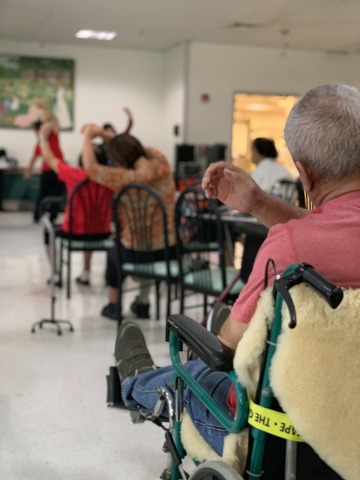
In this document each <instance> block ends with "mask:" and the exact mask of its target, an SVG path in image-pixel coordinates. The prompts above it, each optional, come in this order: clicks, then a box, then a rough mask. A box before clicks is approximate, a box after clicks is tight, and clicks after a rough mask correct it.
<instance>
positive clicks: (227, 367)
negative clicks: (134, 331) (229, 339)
mask: <svg viewBox="0 0 360 480" xmlns="http://www.w3.org/2000/svg"><path fill="white" fill-rule="evenodd" d="M167 326H168V328H169V330H170V331H171V332H173V333H174V334H175V335H176V336H177V337H178V338H179V339H180V340H181V341H182V342H183V343H185V344H186V345H187V346H188V347H189V348H190V349H191V351H192V352H194V353H195V354H196V355H197V356H198V357H199V358H201V360H202V361H203V362H204V363H205V364H206V365H207V366H208V367H210V368H211V369H212V370H217V371H221V372H229V371H231V370H232V369H233V358H234V353H233V351H232V350H231V349H230V348H228V347H226V346H225V345H224V344H223V343H221V342H220V340H219V339H218V338H217V337H216V336H215V335H214V334H212V333H211V332H209V331H208V330H206V328H205V327H204V326H203V325H201V324H200V323H198V322H196V321H195V320H193V319H192V318H190V317H187V316H186V315H182V314H177V315H170V316H169V318H168V319H167Z"/></svg>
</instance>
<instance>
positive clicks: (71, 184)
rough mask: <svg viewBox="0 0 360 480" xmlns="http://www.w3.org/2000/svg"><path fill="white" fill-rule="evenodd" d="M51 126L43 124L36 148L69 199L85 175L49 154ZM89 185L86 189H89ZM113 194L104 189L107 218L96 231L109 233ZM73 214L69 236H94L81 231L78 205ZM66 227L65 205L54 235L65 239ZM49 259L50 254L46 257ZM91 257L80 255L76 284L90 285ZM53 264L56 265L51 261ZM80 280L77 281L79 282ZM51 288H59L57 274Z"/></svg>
mask: <svg viewBox="0 0 360 480" xmlns="http://www.w3.org/2000/svg"><path fill="white" fill-rule="evenodd" d="M51 131H52V125H51V124H49V123H43V124H42V125H41V127H40V130H39V145H40V148H41V152H42V155H43V158H44V161H45V162H46V164H47V165H48V166H49V168H51V170H52V171H53V172H55V173H56V175H57V177H58V178H59V180H61V181H62V182H63V183H64V184H65V187H66V197H67V198H69V197H70V195H71V193H72V191H73V189H74V188H75V186H76V185H77V184H78V183H79V182H80V181H81V180H84V179H86V178H88V175H87V173H86V172H85V171H84V170H83V169H82V168H77V167H73V166H71V165H68V164H67V163H65V162H63V161H61V159H59V158H58V157H57V156H56V155H55V154H54V152H53V151H52V149H51V147H50V145H49V141H48V139H49V137H50V135H51ZM96 157H97V160H98V162H99V163H104V164H106V163H107V157H106V156H105V155H104V153H103V152H102V151H100V150H97V151H96ZM91 187H92V186H90V188H91ZM113 193H114V192H113V191H112V190H110V189H108V188H105V187H104V195H105V199H106V197H107V198H108V202H109V209H108V211H107V215H106V216H105V217H104V218H103V222H102V225H99V230H98V232H99V233H100V232H101V233H104V232H109V233H110V231H111V220H112V211H111V199H112V196H113ZM73 211H74V212H75V214H74V218H73V219H72V227H71V229H72V233H73V234H74V235H85V236H86V235H87V234H94V233H96V232H87V231H85V224H84V214H83V208H82V205H81V202H80V203H79V202H78V204H75V205H74V208H73ZM69 228H70V207H69V204H68V203H66V206H65V211H64V218H63V221H62V224H61V226H59V227H55V235H56V236H63V235H65V236H67V234H68V232H69ZM44 240H45V245H46V247H47V249H48V247H49V235H48V232H47V231H45V239H44ZM49 256H50V255H49ZM91 256H92V251H91V250H89V251H85V252H84V269H83V272H82V274H81V275H80V277H78V278H77V282H78V283H80V284H82V285H89V284H90V266H91ZM55 263H56V262H55ZM79 279H81V281H79ZM54 281H55V285H57V286H59V287H61V285H60V278H59V273H58V272H55V278H54Z"/></svg>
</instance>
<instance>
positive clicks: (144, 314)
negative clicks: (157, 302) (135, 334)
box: [130, 298, 150, 319]
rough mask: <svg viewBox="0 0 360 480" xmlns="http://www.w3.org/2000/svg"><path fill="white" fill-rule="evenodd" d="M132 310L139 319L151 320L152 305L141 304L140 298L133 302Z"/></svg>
mask: <svg viewBox="0 0 360 480" xmlns="http://www.w3.org/2000/svg"><path fill="white" fill-rule="evenodd" d="M130 309H131V311H132V312H133V313H135V315H136V316H137V318H143V319H148V318H150V315H149V309H150V305H149V304H148V303H142V302H139V300H138V298H136V299H135V300H134V301H133V302H132V304H131V305H130Z"/></svg>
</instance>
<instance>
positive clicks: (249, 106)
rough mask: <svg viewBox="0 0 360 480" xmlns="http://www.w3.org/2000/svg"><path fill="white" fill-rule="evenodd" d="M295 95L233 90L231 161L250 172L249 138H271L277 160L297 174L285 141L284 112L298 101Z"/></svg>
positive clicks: (285, 116)
mask: <svg viewBox="0 0 360 480" xmlns="http://www.w3.org/2000/svg"><path fill="white" fill-rule="evenodd" d="M297 100H298V97H296V96H294V95H268V94H249V93H235V94H234V103H233V125H232V142H231V156H232V162H233V164H234V165H237V166H239V167H241V168H243V169H244V170H246V171H247V172H249V173H250V172H251V171H252V169H253V166H252V165H251V159H250V158H251V148H250V147H251V142H252V141H253V140H254V139H255V138H257V137H265V138H272V139H273V140H274V142H275V145H276V148H277V150H278V152H279V157H278V162H279V163H280V164H282V165H284V166H285V167H286V168H287V169H288V170H289V171H290V172H291V173H293V174H294V176H296V169H295V167H294V165H293V161H292V159H291V156H290V154H289V151H288V150H287V148H286V145H285V141H284V135H283V134H284V127H285V122H286V119H287V116H288V114H289V112H290V110H291V108H292V107H293V105H294V104H295V103H296V102H297Z"/></svg>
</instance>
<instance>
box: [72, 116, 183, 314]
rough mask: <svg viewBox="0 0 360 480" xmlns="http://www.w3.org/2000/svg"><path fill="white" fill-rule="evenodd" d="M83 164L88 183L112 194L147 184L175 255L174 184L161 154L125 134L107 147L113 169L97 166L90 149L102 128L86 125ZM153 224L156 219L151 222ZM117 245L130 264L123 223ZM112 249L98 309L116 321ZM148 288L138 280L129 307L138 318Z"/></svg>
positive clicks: (146, 300)
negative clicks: (103, 299)
mask: <svg viewBox="0 0 360 480" xmlns="http://www.w3.org/2000/svg"><path fill="white" fill-rule="evenodd" d="M81 131H82V133H83V135H84V140H83V152H82V157H83V163H84V168H85V170H86V172H87V173H88V175H89V177H90V179H91V180H93V181H94V182H97V183H100V184H101V185H104V186H106V187H108V188H110V189H111V190H113V191H114V192H116V191H118V190H120V189H121V188H122V187H123V186H125V185H127V184H128V183H131V182H141V183H146V184H149V185H151V187H153V188H155V189H156V190H157V192H158V194H159V195H160V197H161V199H162V200H163V203H164V205H165V208H166V213H167V221H168V233H169V246H170V247H172V250H171V252H170V254H172V255H175V223H174V206H175V182H174V178H173V175H172V172H171V169H170V165H169V162H168V160H167V159H166V157H165V156H164V154H163V153H161V152H160V151H159V150H157V149H155V148H153V147H146V148H145V147H144V146H143V145H142V144H141V142H140V141H139V140H138V139H137V138H136V137H133V136H132V135H129V134H128V133H122V134H120V135H117V136H115V137H113V138H112V139H111V140H110V141H109V142H108V144H107V149H108V152H109V155H110V157H111V159H112V161H113V162H114V166H105V165H100V164H99V162H98V161H97V159H96V156H95V154H94V149H93V143H92V142H93V139H94V138H96V137H100V138H104V137H105V136H106V132H105V131H104V129H103V127H101V126H99V125H94V124H86V125H84V126H83V127H82V130H81ZM155 221H156V219H155ZM121 243H122V248H123V252H124V255H125V256H126V258H127V259H128V261H130V262H131V261H133V258H134V255H133V253H132V250H131V231H130V230H129V229H128V228H127V223H126V222H125V223H124V225H123V231H122V237H121ZM154 244H155V245H156V247H157V248H156V250H157V251H159V252H161V251H163V250H164V243H163V237H162V235H161V234H160V232H159V238H156V239H155V242H154ZM116 258H117V257H116V249H115V247H114V248H112V249H110V250H109V251H108V260H107V271H106V282H107V286H108V297H109V303H108V305H106V306H105V307H104V308H103V309H102V312H101V313H102V315H103V316H105V317H108V318H110V319H112V320H118V300H119V293H120V292H119V285H118V278H117V268H116V261H117V260H116ZM149 293H150V292H149V286H148V282H147V281H142V280H141V279H140V294H139V295H138V296H137V297H136V298H135V300H134V301H133V302H132V304H131V310H132V311H133V312H134V313H135V314H136V315H137V317H138V318H149V306H150V305H149Z"/></svg>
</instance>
